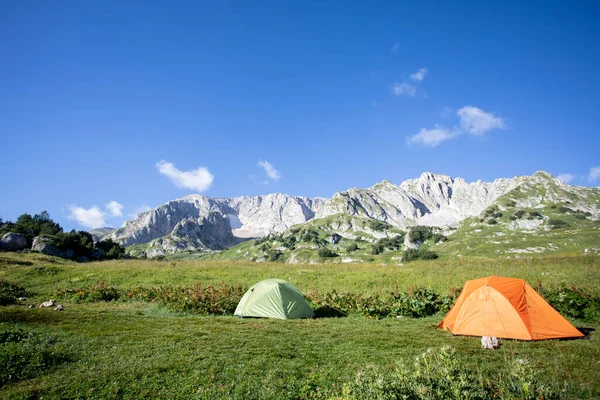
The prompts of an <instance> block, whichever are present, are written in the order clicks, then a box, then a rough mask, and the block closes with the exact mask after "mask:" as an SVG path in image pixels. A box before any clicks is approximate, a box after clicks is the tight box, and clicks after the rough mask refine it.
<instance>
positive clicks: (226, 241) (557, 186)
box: [107, 171, 600, 256]
mask: <svg viewBox="0 0 600 400" xmlns="http://www.w3.org/2000/svg"><path fill="white" fill-rule="evenodd" d="M516 188H524V190H525V191H529V192H531V195H530V196H528V197H523V198H519V197H518V196H517V197H516V200H515V201H516V203H515V204H517V205H518V206H523V207H532V206H536V205H540V204H542V203H543V202H544V201H553V202H557V203H560V202H569V203H571V204H572V205H571V207H572V208H574V209H578V210H581V211H585V212H589V213H590V215H591V217H592V218H598V215H599V208H600V207H599V204H598V203H594V202H593V201H592V202H590V201H589V200H588V197H590V196H591V197H593V198H594V199H597V198H600V190H598V189H595V188H586V187H582V186H571V185H568V184H565V183H564V182H562V181H560V180H559V179H557V178H555V177H554V176H553V175H552V174H550V173H548V172H545V171H537V172H536V173H534V174H533V175H531V176H527V175H525V176H517V177H514V178H498V179H495V180H494V181H492V182H484V181H481V180H478V181H475V182H471V183H467V182H466V181H465V180H464V179H463V178H460V177H454V178H453V177H450V176H449V175H445V174H434V173H431V172H423V173H422V174H421V175H420V176H419V177H417V178H413V179H407V180H405V181H403V182H401V183H400V184H399V185H396V184H394V183H392V182H390V181H388V180H383V181H381V182H378V183H376V184H374V185H372V186H371V187H368V188H364V189H360V188H350V189H348V190H345V191H340V192H336V193H334V194H333V196H332V197H331V198H328V199H327V198H322V197H316V198H308V197H304V196H290V195H287V194H285V193H272V194H267V195H261V196H239V197H234V198H211V197H207V196H203V195H199V194H191V195H187V196H184V197H182V198H179V199H175V200H172V201H169V202H167V203H165V204H163V205H161V206H158V207H156V208H155V209H153V210H150V211H147V212H144V213H141V214H139V215H137V216H136V217H135V218H133V219H131V220H128V221H126V222H125V223H124V224H123V225H122V226H121V228H119V229H117V230H116V231H114V232H112V233H110V234H109V235H108V236H107V237H110V238H111V239H113V240H115V241H117V242H119V243H121V244H123V245H125V246H131V245H141V244H149V245H148V246H147V247H148V248H150V249H152V251H151V252H150V254H148V255H149V256H151V255H152V256H154V255H162V254H170V253H176V252H178V251H183V250H185V251H194V250H198V251H213V250H223V249H225V248H228V247H231V246H232V245H234V244H236V243H239V242H241V241H243V240H245V239H248V238H252V237H263V236H266V235H269V234H272V233H273V234H281V233H284V232H286V231H287V230H288V229H290V228H291V227H292V226H295V225H298V224H304V223H307V222H309V221H311V220H317V219H324V218H328V217H331V216H333V215H338V214H344V215H349V216H356V217H360V218H366V219H374V220H378V221H381V222H383V223H387V224H389V225H390V226H392V227H394V228H396V229H401V230H408V229H409V228H410V227H411V226H415V225H425V226H432V227H437V228H440V229H442V230H445V231H449V230H455V229H457V228H458V227H459V226H460V225H461V224H462V222H463V221H465V220H466V219H468V218H473V217H476V216H478V215H479V214H481V213H482V212H483V210H485V209H487V208H488V207H490V206H492V205H493V204H494V203H495V202H496V201H497V200H498V199H499V198H500V197H502V196H503V195H506V194H507V193H509V192H511V191H513V190H515V189H516ZM591 197H590V198H591ZM209 216H210V218H208V217H209Z"/></svg>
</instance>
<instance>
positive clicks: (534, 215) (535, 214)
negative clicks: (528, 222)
mask: <svg viewBox="0 0 600 400" xmlns="http://www.w3.org/2000/svg"><path fill="white" fill-rule="evenodd" d="M527 214H528V215H527V219H540V218H543V216H542V214H540V213H539V212H537V211H529V212H528V213H527Z"/></svg>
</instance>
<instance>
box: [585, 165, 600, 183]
mask: <svg viewBox="0 0 600 400" xmlns="http://www.w3.org/2000/svg"><path fill="white" fill-rule="evenodd" d="M598 179H600V166H598V167H592V168H590V173H589V175H588V181H590V182H595V181H597V180H598Z"/></svg>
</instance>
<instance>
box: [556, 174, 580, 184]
mask: <svg viewBox="0 0 600 400" xmlns="http://www.w3.org/2000/svg"><path fill="white" fill-rule="evenodd" d="M556 178H557V179H558V180H559V181H563V182H564V183H571V182H573V181H574V180H575V178H577V177H576V176H575V175H573V174H560V175H558V176H557V177H556Z"/></svg>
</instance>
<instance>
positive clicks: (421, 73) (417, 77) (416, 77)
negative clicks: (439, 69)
mask: <svg viewBox="0 0 600 400" xmlns="http://www.w3.org/2000/svg"><path fill="white" fill-rule="evenodd" d="M425 75H427V68H419V70H418V71H417V72H415V73H414V74H412V75H411V76H410V79H412V80H413V81H415V82H422V81H423V79H425Z"/></svg>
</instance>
